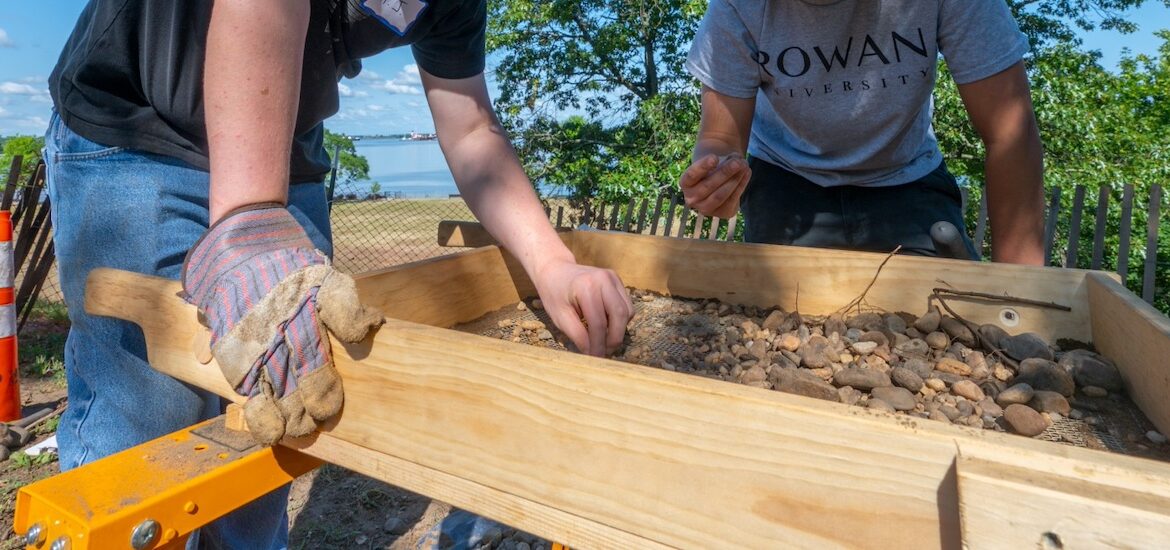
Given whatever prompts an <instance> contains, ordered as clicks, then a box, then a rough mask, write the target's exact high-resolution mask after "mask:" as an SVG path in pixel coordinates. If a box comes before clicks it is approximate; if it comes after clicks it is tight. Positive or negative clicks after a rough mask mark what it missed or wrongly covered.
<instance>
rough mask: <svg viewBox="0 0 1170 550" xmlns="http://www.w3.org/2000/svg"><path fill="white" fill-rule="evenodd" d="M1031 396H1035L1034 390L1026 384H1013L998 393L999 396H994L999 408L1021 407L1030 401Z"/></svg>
mask: <svg viewBox="0 0 1170 550" xmlns="http://www.w3.org/2000/svg"><path fill="white" fill-rule="evenodd" d="M1033 394H1035V390H1033V389H1032V386H1029V385H1028V384H1015V385H1013V386H1011V387H1010V388H1008V389H1006V390H1003V391H1001V392H999V395H997V396H995V402H996V403H999V406H1001V407H1007V406H1009V405H1023V404H1024V403H1027V402H1029V401H1031V400H1032V395H1033Z"/></svg>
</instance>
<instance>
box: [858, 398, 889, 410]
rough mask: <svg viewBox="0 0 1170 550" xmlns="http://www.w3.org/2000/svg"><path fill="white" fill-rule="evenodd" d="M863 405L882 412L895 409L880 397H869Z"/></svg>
mask: <svg viewBox="0 0 1170 550" xmlns="http://www.w3.org/2000/svg"><path fill="white" fill-rule="evenodd" d="M865 406H866V407H868V408H870V409H873V410H875V411H882V412H888V413H892V412H895V409H894V407H893V406H891V405H890V404H889V403H886V402H885V401H882V400H881V399H878V398H876V397H871V398H869V402H867V403H866V404H865Z"/></svg>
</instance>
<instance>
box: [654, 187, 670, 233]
mask: <svg viewBox="0 0 1170 550" xmlns="http://www.w3.org/2000/svg"><path fill="white" fill-rule="evenodd" d="M665 199H666V195H665V194H664V193H659V194H658V201H657V202H655V203H654V213H653V214H651V215H650V234H651V235H657V234H658V217H659V216H660V215H661V214H662V201H663V200H665ZM666 232H667V233H669V232H670V229H667V230H666Z"/></svg>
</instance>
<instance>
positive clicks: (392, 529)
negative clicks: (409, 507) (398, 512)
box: [382, 517, 406, 535]
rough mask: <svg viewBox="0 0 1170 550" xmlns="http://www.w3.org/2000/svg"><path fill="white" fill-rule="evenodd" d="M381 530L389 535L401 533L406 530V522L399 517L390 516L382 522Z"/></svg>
mask: <svg viewBox="0 0 1170 550" xmlns="http://www.w3.org/2000/svg"><path fill="white" fill-rule="evenodd" d="M382 530H383V531H385V532H387V533H390V534H391V535H401V534H402V533H405V532H406V523H405V522H403V521H402V520H401V519H399V518H394V517H392V518H390V519H387V520H386V523H384V524H382Z"/></svg>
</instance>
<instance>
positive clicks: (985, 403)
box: [978, 397, 1003, 418]
mask: <svg viewBox="0 0 1170 550" xmlns="http://www.w3.org/2000/svg"><path fill="white" fill-rule="evenodd" d="M978 405H979V408H980V409H983V415H984V416H987V415H991V417H992V418H999V417H1001V416H1003V407H1000V406H999V404H998V403H996V402H995V401H994V400H992V399H991V398H990V397H984V398H983V399H982V400H980V401H979V403H978Z"/></svg>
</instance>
